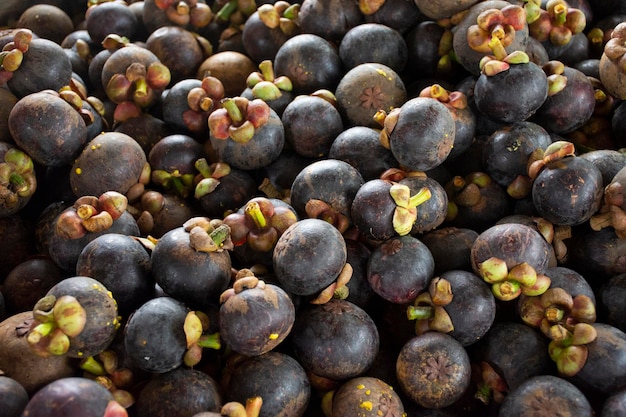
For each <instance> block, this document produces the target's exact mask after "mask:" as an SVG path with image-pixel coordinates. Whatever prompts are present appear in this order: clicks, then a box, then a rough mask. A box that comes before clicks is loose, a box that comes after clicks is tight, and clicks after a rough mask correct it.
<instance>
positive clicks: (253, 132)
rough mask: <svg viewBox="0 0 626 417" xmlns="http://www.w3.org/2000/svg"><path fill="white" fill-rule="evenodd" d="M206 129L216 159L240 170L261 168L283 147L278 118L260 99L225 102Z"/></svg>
mask: <svg viewBox="0 0 626 417" xmlns="http://www.w3.org/2000/svg"><path fill="white" fill-rule="evenodd" d="M209 130H210V132H211V135H210V138H209V140H210V142H211V146H212V147H213V150H214V151H215V152H216V154H217V155H218V157H219V159H220V160H221V161H223V162H226V163H227V164H229V165H231V166H233V167H235V168H238V169H243V170H254V169H259V168H263V167H264V166H266V165H267V164H269V163H271V162H272V161H274V160H275V159H276V158H278V155H280V153H281V152H282V150H283V147H284V145H285V129H284V127H283V123H282V121H281V119H280V117H278V114H277V113H276V112H275V111H274V110H273V109H271V108H270V107H269V105H268V104H267V103H265V102H264V101H263V100H261V99H254V100H248V99H246V98H243V97H234V98H228V99H224V100H223V101H222V107H220V108H219V109H216V110H214V111H213V112H212V113H211V114H210V115H209Z"/></svg>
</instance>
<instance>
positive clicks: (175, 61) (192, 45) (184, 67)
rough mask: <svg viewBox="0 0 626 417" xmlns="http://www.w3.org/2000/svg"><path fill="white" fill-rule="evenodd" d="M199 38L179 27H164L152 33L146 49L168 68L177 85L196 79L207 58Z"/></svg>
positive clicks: (147, 40)
mask: <svg viewBox="0 0 626 417" xmlns="http://www.w3.org/2000/svg"><path fill="white" fill-rule="evenodd" d="M199 36H200V35H198V34H197V33H195V34H194V33H192V32H191V31H189V30H187V29H185V28H182V27H179V26H162V27H160V28H158V29H156V30H154V31H153V32H152V33H150V35H149V36H148V38H147V39H146V48H148V50H150V51H151V52H152V53H154V54H155V55H156V56H157V58H159V60H160V61H161V62H162V63H163V64H164V65H165V66H167V68H168V69H169V70H170V73H171V77H172V82H173V83H177V82H178V81H182V80H184V79H188V78H192V77H195V75H196V73H197V71H198V67H200V64H201V63H202V61H204V59H205V58H206V56H207V53H206V51H204V49H203V46H202V43H201V41H200V39H199ZM205 41H206V40H205Z"/></svg>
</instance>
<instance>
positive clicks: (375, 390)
mask: <svg viewBox="0 0 626 417" xmlns="http://www.w3.org/2000/svg"><path fill="white" fill-rule="evenodd" d="M332 412H333V415H350V414H351V413H355V414H358V415H362V416H364V417H366V416H367V417H370V416H372V417H373V416H379V415H381V414H382V415H385V414H391V415H394V414H396V415H404V414H405V412H404V405H403V404H402V398H401V397H400V395H399V394H398V393H397V392H396V391H394V389H393V387H392V386H391V385H389V384H388V383H387V382H385V381H383V380H382V379H379V378H376V377H371V376H362V377H356V378H352V379H350V380H348V381H346V382H344V383H343V384H341V387H340V388H339V389H338V390H337V391H335V393H334V394H333V397H332Z"/></svg>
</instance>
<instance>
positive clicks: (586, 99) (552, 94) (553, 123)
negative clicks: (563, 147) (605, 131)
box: [532, 61, 596, 135]
mask: <svg viewBox="0 0 626 417" xmlns="http://www.w3.org/2000/svg"><path fill="white" fill-rule="evenodd" d="M543 69H544V71H545V72H546V74H547V75H548V76H549V77H552V78H551V79H550V82H551V83H555V84H552V85H551V87H550V90H549V93H548V97H547V98H546V101H545V102H544V103H543V104H542V105H541V107H539V109H538V110H537V111H536V112H535V115H534V116H533V119H532V120H535V121H536V122H537V123H538V124H540V125H541V126H543V127H544V128H545V129H547V130H549V131H550V132H554V133H557V134H559V135H564V134H566V133H570V132H572V131H574V130H576V129H578V128H579V127H581V126H583V125H584V124H585V123H586V122H587V121H588V120H589V119H590V118H591V115H592V114H593V111H594V109H595V106H596V97H595V89H594V88H593V85H592V84H591V81H590V80H589V78H588V77H587V76H586V75H585V74H583V73H582V72H580V71H578V70H577V69H575V68H572V67H569V66H565V65H563V63H561V62H559V61H551V62H549V63H547V64H546V65H544V66H543ZM562 82H565V86H563V85H562V84H561V83H562Z"/></svg>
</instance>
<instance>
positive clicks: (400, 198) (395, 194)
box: [389, 183, 431, 236]
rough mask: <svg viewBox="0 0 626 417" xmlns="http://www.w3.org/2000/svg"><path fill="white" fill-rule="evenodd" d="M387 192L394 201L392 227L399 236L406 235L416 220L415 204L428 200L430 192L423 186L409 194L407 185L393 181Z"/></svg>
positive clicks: (409, 190)
mask: <svg viewBox="0 0 626 417" xmlns="http://www.w3.org/2000/svg"><path fill="white" fill-rule="evenodd" d="M389 194H390V195H391V198H393V201H394V202H395V203H396V209H395V211H394V213H393V228H394V230H395V231H396V233H397V234H398V235H400V236H405V235H408V234H409V233H410V232H411V229H412V228H413V224H414V223H415V221H416V220H417V206H419V205H420V204H422V203H424V202H426V201H428V200H429V199H430V197H431V192H430V190H429V189H428V188H426V187H424V188H422V189H420V190H419V191H418V192H417V194H415V195H411V189H410V188H409V187H408V186H406V185H404V184H398V183H395V184H393V185H392V186H391V188H390V189H389Z"/></svg>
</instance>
